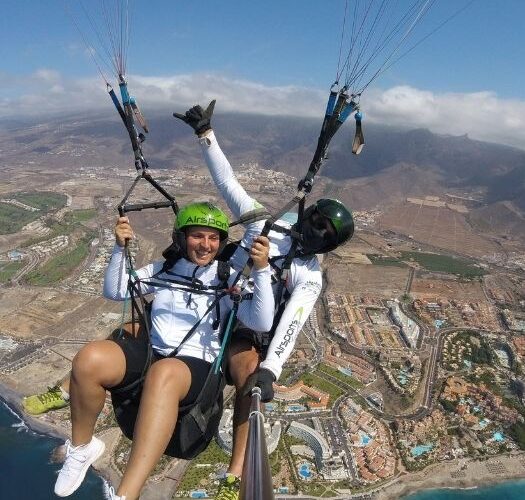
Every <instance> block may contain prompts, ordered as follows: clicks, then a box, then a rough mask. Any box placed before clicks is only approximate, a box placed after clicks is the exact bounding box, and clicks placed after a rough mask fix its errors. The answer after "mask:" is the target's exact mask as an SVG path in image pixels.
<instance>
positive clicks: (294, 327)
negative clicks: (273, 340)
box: [275, 307, 303, 358]
mask: <svg viewBox="0 0 525 500" xmlns="http://www.w3.org/2000/svg"><path fill="white" fill-rule="evenodd" d="M302 316H303V308H302V307H300V308H299V309H297V311H296V312H295V314H294V316H293V319H292V322H291V323H290V324H289V325H288V329H287V330H286V333H285V335H284V337H283V340H282V342H281V343H280V344H279V345H278V346H277V348H276V349H275V354H276V355H277V356H278V357H279V358H280V357H281V354H282V353H283V352H284V350H285V349H286V348H287V347H288V345H289V344H290V342H292V341H293V340H294V338H295V337H296V336H297V334H298V333H299V325H300V324H301V317H302Z"/></svg>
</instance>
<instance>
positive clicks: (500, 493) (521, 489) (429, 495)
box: [402, 479, 525, 500]
mask: <svg viewBox="0 0 525 500" xmlns="http://www.w3.org/2000/svg"><path fill="white" fill-rule="evenodd" d="M524 498H525V479H521V480H519V481H509V482H505V483H500V484H495V485H493V486H486V487H484V488H470V489H464V490H451V489H442V490H425V491H420V492H419V493H414V494H412V495H409V496H406V497H403V499H402V500H523V499H524Z"/></svg>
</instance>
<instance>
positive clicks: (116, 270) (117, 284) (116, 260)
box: [103, 245, 129, 300]
mask: <svg viewBox="0 0 525 500" xmlns="http://www.w3.org/2000/svg"><path fill="white" fill-rule="evenodd" d="M128 279H129V275H128V272H127V269H126V258H125V254H124V248H123V247H119V246H118V245H115V247H114V248H113V253H112V254H111V258H110V261H109V264H108V267H107V269H106V274H105V275H104V289H103V294H104V297H105V298H106V299H111V300H124V299H125V298H126V295H127V288H128Z"/></svg>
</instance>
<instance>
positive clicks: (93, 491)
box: [0, 399, 106, 500]
mask: <svg viewBox="0 0 525 500" xmlns="http://www.w3.org/2000/svg"><path fill="white" fill-rule="evenodd" d="M60 444H62V442H61V441H60V440H59V439H56V438H52V437H49V436H44V435H41V434H37V433H35V432H33V431H31V430H30V429H28V427H27V426H26V424H25V423H24V422H23V421H22V420H21V419H20V417H19V416H18V415H16V414H15V413H14V412H12V411H11V410H10V409H9V407H8V406H7V405H6V404H5V403H4V402H3V400H2V399H0V500H53V499H57V498H58V497H57V496H55V494H54V493H53V487H54V485H55V480H56V473H57V471H58V470H59V469H60V464H53V463H51V462H50V456H51V452H52V450H53V449H54V448H55V447H56V446H58V445H60ZM104 491H105V485H104V481H103V480H102V478H100V477H99V476H97V475H96V474H95V473H94V472H93V469H90V470H89V471H88V473H87V475H86V479H85V480H84V482H83V483H82V486H81V487H80V488H79V489H78V490H77V491H76V492H75V493H74V494H73V495H71V496H70V497H68V498H70V499H71V500H99V499H100V500H102V499H104V498H106V495H105V494H104Z"/></svg>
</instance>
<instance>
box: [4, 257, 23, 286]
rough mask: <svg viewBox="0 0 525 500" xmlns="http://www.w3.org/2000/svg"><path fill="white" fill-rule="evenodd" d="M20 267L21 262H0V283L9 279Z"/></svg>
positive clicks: (21, 265)
mask: <svg viewBox="0 0 525 500" xmlns="http://www.w3.org/2000/svg"><path fill="white" fill-rule="evenodd" d="M22 267H24V263H23V262H0V283H6V282H7V281H9V280H10V279H11V278H12V277H13V276H14V275H15V274H16V273H17V271H18V270H19V269H21V268H22Z"/></svg>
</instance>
